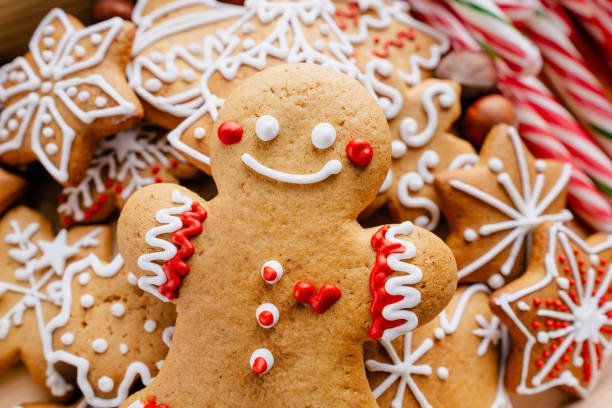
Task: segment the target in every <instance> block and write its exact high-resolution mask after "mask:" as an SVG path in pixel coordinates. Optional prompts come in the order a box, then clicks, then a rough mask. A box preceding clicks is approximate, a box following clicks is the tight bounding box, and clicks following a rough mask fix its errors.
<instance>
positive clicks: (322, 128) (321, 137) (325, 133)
mask: <svg viewBox="0 0 612 408" xmlns="http://www.w3.org/2000/svg"><path fill="white" fill-rule="evenodd" d="M310 137H311V139H312V144H313V145H314V147H316V148H317V149H327V148H328V147H330V146H331V145H333V144H334V142H335V141H336V129H334V127H333V126H332V125H330V124H329V123H319V124H318V125H317V126H315V127H314V129H312V134H311V136H310Z"/></svg>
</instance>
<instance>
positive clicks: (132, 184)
mask: <svg viewBox="0 0 612 408" xmlns="http://www.w3.org/2000/svg"><path fill="white" fill-rule="evenodd" d="M165 135H166V132H164V131H163V130H162V129H160V128H158V127H156V126H152V125H140V126H138V127H135V128H133V129H130V130H126V131H123V132H119V133H117V134H116V135H114V136H112V137H110V138H107V139H104V140H103V141H102V143H100V146H99V147H98V151H97V153H96V155H95V156H94V158H93V160H92V161H91V165H90V166H89V169H88V170H87V176H85V178H84V179H83V181H81V182H80V183H79V184H78V185H77V186H75V187H65V188H64V189H63V190H62V194H61V196H60V199H59V201H60V203H59V206H58V207H57V211H58V213H59V214H60V220H61V221H62V222H63V224H64V225H72V224H75V223H85V222H87V223H92V222H100V221H103V220H104V219H106V218H107V217H108V216H109V215H110V214H111V213H112V212H113V211H114V210H115V209H116V208H121V207H122V206H123V204H124V203H125V201H126V200H127V198H128V197H129V196H130V195H131V194H132V193H133V192H134V191H136V190H138V189H139V188H142V187H144V186H146V185H149V184H153V183H162V182H167V183H176V182H178V180H179V179H188V178H193V177H195V176H196V175H197V174H198V171H197V170H196V169H194V168H193V167H192V166H190V165H189V164H187V163H186V161H185V158H184V157H183V156H182V155H180V154H179V153H178V152H177V151H176V150H175V149H174V148H173V147H172V146H170V144H169V143H168V141H167V139H166V137H165Z"/></svg>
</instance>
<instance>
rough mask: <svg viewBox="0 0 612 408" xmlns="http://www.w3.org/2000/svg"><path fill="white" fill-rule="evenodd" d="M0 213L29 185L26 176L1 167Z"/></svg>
mask: <svg viewBox="0 0 612 408" xmlns="http://www.w3.org/2000/svg"><path fill="white" fill-rule="evenodd" d="M0 185H1V186H2V188H1V189H0V213H2V212H4V210H6V209H7V208H8V207H9V206H10V205H11V204H12V203H13V202H14V201H15V200H17V199H18V198H19V196H20V195H21V194H22V193H23V191H24V190H25V188H26V186H27V182H26V180H25V179H24V178H22V177H19V176H17V175H15V174H12V173H9V172H8V171H6V170H4V169H2V168H0Z"/></svg>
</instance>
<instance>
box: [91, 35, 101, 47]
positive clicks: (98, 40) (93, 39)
mask: <svg viewBox="0 0 612 408" xmlns="http://www.w3.org/2000/svg"><path fill="white" fill-rule="evenodd" d="M89 39H90V40H91V43H92V44H93V45H98V44H100V43H101V42H102V36H101V35H100V34H98V33H94V34H92V35H91V36H90V37H89Z"/></svg>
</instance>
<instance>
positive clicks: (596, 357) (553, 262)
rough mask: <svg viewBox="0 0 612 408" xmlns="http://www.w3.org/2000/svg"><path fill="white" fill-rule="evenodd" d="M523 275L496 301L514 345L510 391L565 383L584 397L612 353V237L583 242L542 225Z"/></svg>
mask: <svg viewBox="0 0 612 408" xmlns="http://www.w3.org/2000/svg"><path fill="white" fill-rule="evenodd" d="M532 254H533V255H532V257H531V261H530V263H529V268H528V269H527V272H526V273H525V275H523V276H522V277H520V278H519V279H517V280H516V281H514V282H511V283H510V284H509V285H507V286H506V287H504V288H502V289H500V290H498V291H496V292H495V293H494V294H493V296H492V302H491V304H492V305H493V307H494V312H495V314H496V315H497V316H499V318H500V319H501V321H502V322H503V323H504V324H506V325H507V327H508V330H509V331H510V334H511V336H512V340H513V347H512V351H511V354H510V358H509V360H508V373H507V376H506V385H507V388H508V390H509V391H511V392H516V393H519V394H535V393H539V392H542V391H544V390H546V389H549V388H552V387H562V388H563V389H564V390H566V391H569V392H571V393H572V394H575V395H578V396H581V397H586V396H587V395H588V394H589V392H590V391H591V390H592V389H593V387H594V386H595V385H596V384H597V381H598V379H599V376H600V374H601V371H602V365H603V364H604V362H605V360H606V358H607V357H608V356H609V355H610V353H611V352H612V301H611V300H610V295H611V294H612V267H611V265H612V236H609V235H605V234H601V233H600V234H596V235H592V236H590V237H588V238H587V239H585V240H583V239H581V238H580V237H579V236H578V235H577V234H576V233H575V232H574V231H572V230H571V229H570V228H568V227H566V226H565V225H563V224H561V223H545V224H542V225H541V226H540V227H538V229H537V230H536V234H535V238H534V245H533V250H532Z"/></svg>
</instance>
